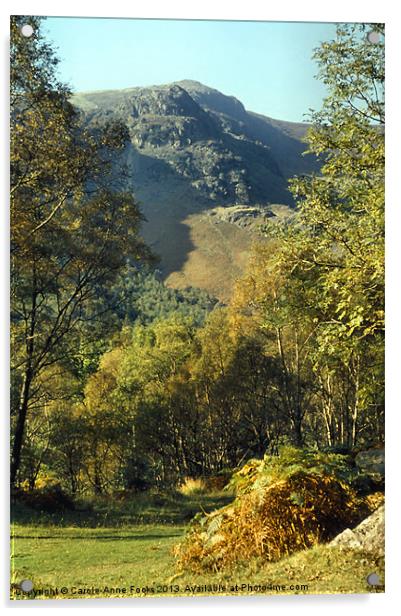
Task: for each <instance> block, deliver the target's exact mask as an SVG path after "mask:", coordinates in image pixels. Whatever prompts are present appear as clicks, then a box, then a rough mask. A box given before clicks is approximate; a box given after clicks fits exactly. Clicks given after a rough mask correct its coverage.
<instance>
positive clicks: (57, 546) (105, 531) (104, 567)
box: [12, 494, 384, 599]
mask: <svg viewBox="0 0 401 616" xmlns="http://www.w3.org/2000/svg"><path fill="white" fill-rule="evenodd" d="M229 498H230V497H227V496H225V495H221V494H220V495H219V494H216V495H203V496H198V497H197V498H185V497H183V496H181V497H176V496H174V497H173V498H171V497H165V498H163V497H161V496H158V497H152V498H149V497H145V496H141V497H138V499H136V500H135V502H129V503H127V502H118V501H117V502H116V501H114V502H112V503H109V504H107V501H102V500H97V501H96V503H95V506H94V507H93V509H92V510H91V511H86V512H85V511H83V510H82V511H80V512H69V513H68V514H65V515H64V516H63V517H60V516H56V515H55V514H53V515H52V516H50V515H47V516H43V515H42V514H40V516H38V513H36V514H35V513H34V512H32V511H29V510H27V509H22V508H21V507H20V508H18V507H16V508H14V512H13V513H14V522H13V525H12V582H13V584H14V586H13V590H12V596H13V597H15V598H18V599H24V598H33V596H32V595H24V594H21V593H20V594H17V586H18V585H19V583H20V582H21V581H22V580H24V579H29V580H32V581H33V582H34V588H35V589H44V590H45V591H46V592H47V593H49V589H50V588H52V589H55V588H57V589H58V594H57V595H56V596H55V598H82V597H83V596H84V597H86V598H92V597H94V596H95V597H96V596H97V597H104V596H120V597H127V596H156V595H174V594H176V595H192V594H195V595H199V594H210V592H208V590H210V589H207V588H205V586H207V585H212V584H215V585H220V589H219V590H217V594H231V595H232V594H261V593H263V594H279V593H280V594H281V593H290V594H294V593H296V594H302V593H312V594H317V593H331V592H341V593H352V592H353V593H366V592H381V591H382V590H383V588H382V587H378V588H373V589H372V588H370V587H369V586H368V584H367V582H366V578H367V576H368V575H369V573H372V572H375V573H378V575H379V576H380V577H381V579H382V580H383V579H384V566H383V562H382V559H377V558H375V557H374V556H372V555H369V554H365V553H361V552H351V551H344V550H340V549H338V548H336V549H334V548H329V547H328V546H317V547H315V548H313V549H311V550H307V551H304V552H300V553H297V554H294V555H292V556H291V557H289V558H285V559H282V560H280V561H279V562H277V563H263V562H261V561H260V560H259V561H258V560H253V561H252V562H248V563H245V564H243V565H242V566H237V567H236V568H235V569H233V570H230V571H224V572H215V573H212V572H211V573H202V574H191V573H189V572H185V573H183V572H178V571H177V569H176V564H175V559H174V554H173V548H174V546H175V545H177V543H178V542H179V541H180V539H181V538H182V537H183V535H184V533H185V530H186V527H187V518H188V516H189V515H190V514H192V513H193V510H194V509H196V511H199V510H200V509H201V508H202V509H203V510H205V511H210V510H212V509H214V508H216V507H220V506H221V505H222V504H225V503H227V501H228V500H229ZM156 503H159V505H157V504H156ZM84 513H85V516H86V517H85V516H84ZM74 516H75V517H74ZM130 516H133V517H130ZM135 516H136V517H135ZM29 518H30V520H29ZM133 519H134V520H135V522H133ZM144 520H147V522H146V521H144ZM243 584H245V588H242V585H243ZM248 584H251V586H252V587H253V588H251V589H249V588H248V587H247V585H248ZM235 585H238V588H235ZM259 585H260V586H261V589H259V588H258V586H259ZM272 585H273V586H272ZM282 585H285V588H284V589H283V588H282ZM291 585H294V588H290V586H291ZM297 585H298V587H297ZM302 585H303V586H302ZM63 587H65V588H67V589H68V590H67V592H66V594H62V592H61V588H63ZM233 587H234V589H233V590H232V588H233ZM255 587H256V588H255ZM263 587H264V588H263ZM277 587H280V588H277ZM79 588H84V589H88V588H89V589H92V588H95V589H99V593H91V594H84V595H82V594H81V593H79V591H78V589H79ZM105 588H108V589H109V590H108V591H106V592H105ZM116 588H119V589H122V588H125V589H126V592H125V593H123V592H117V591H114V592H113V590H110V589H116ZM212 592H213V590H212ZM37 598H39V599H41V598H54V596H51V595H50V594H39V595H38V596H37Z"/></svg>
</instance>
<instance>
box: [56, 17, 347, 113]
mask: <svg viewBox="0 0 401 616" xmlns="http://www.w3.org/2000/svg"><path fill="white" fill-rule="evenodd" d="M44 33H45V35H46V37H47V38H48V39H49V40H51V41H52V42H53V43H54V45H55V47H56V49H57V54H58V56H59V58H60V60H61V63H60V66H59V72H60V77H61V78H62V80H63V81H65V82H67V83H68V84H69V85H70V86H71V87H72V89H73V90H74V91H77V92H79V91H84V90H85V91H87V90H104V89H114V88H129V87H132V86H148V85H155V84H163V83H170V82H172V81H179V80H182V79H194V80H196V81H201V82H202V83H204V84H206V85H208V86H211V87H214V88H217V89H218V90H220V91H221V92H224V93H225V94H229V95H233V96H236V97H237V98H238V99H240V100H241V102H242V103H244V105H245V107H246V108H247V109H249V110H251V111H256V112H258V113H263V114H265V115H269V116H271V117H274V118H278V119H282V120H292V121H302V120H304V119H306V118H305V115H304V114H307V113H308V110H309V108H313V109H319V108H320V105H321V101H322V98H323V96H324V95H325V89H324V86H323V84H321V82H319V81H318V80H316V79H315V75H316V73H317V70H318V67H317V65H316V63H315V62H314V61H313V60H312V59H311V55H312V52H313V49H314V48H315V47H317V46H319V44H320V43H321V42H322V41H325V40H329V39H332V38H334V35H335V25H334V24H329V23H290V22H286V23H281V22H235V21H186V20H182V21H181V20H158V19H94V18H73V17H57V18H56V17H51V18H48V19H47V20H46V22H45V23H44Z"/></svg>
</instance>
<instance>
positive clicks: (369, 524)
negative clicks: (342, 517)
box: [330, 505, 385, 556]
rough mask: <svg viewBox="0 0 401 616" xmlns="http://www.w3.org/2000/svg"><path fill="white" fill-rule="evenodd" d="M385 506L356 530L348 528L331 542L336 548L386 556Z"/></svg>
mask: <svg viewBox="0 0 401 616" xmlns="http://www.w3.org/2000/svg"><path fill="white" fill-rule="evenodd" d="M384 518H385V508H384V505H382V506H381V507H379V508H378V509H376V511H374V512H373V513H372V514H371V515H370V516H369V517H367V518H365V520H363V521H362V522H361V523H360V524H358V526H356V527H355V528H354V529H352V530H351V529H350V528H346V529H345V530H344V531H343V532H342V533H340V534H339V535H337V537H335V539H333V540H332V541H331V542H330V545H332V546H335V547H343V548H350V549H356V550H364V551H365V552H372V553H374V554H376V555H377V556H383V555H384V539H385V532H384Z"/></svg>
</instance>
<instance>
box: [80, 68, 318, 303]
mask: <svg viewBox="0 0 401 616" xmlns="http://www.w3.org/2000/svg"><path fill="white" fill-rule="evenodd" d="M72 102H73V104H74V105H75V106H76V107H78V108H79V109H80V110H81V111H82V113H83V115H84V119H85V122H86V123H87V124H89V125H97V124H99V123H100V124H101V123H103V122H105V121H109V120H112V119H119V120H122V121H123V122H124V123H125V124H126V126H127V127H128V131H129V135H130V143H129V144H128V145H127V147H126V149H125V151H124V153H123V155H122V156H121V159H120V160H119V161H118V162H119V163H124V165H126V167H127V180H126V188H128V189H129V190H132V191H133V193H134V194H135V196H136V198H137V199H138V201H139V203H140V205H141V209H142V211H143V213H144V215H145V217H146V219H147V222H146V223H145V225H144V229H143V235H144V237H145V239H146V241H147V242H148V243H149V245H150V246H151V247H152V248H153V250H154V252H156V253H157V254H159V255H160V257H161V263H160V268H161V272H162V275H163V277H164V278H165V281H166V283H167V284H168V285H170V286H173V287H177V288H180V287H187V286H196V287H200V288H203V289H206V290H207V291H208V292H209V293H211V294H213V295H215V296H216V297H218V298H219V299H221V300H223V301H225V300H227V299H228V298H229V296H230V293H231V290H232V285H233V282H234V280H235V279H236V278H237V277H238V276H239V275H241V272H242V271H243V268H244V266H245V263H246V260H247V257H248V253H249V249H250V246H251V244H252V241H253V239H254V237H255V234H256V233H257V231H258V228H259V225H260V224H261V223H263V221H264V220H266V219H267V218H269V217H274V216H276V215H277V214H280V215H282V213H283V211H284V212H285V211H286V209H288V208H291V207H292V206H293V201H292V196H291V194H290V192H289V191H288V188H287V182H288V179H289V178H290V177H292V176H294V175H296V174H308V173H311V172H313V171H316V170H317V169H318V166H317V162H316V159H315V158H314V157H312V156H311V155H306V156H303V152H304V150H305V149H306V146H305V143H304V142H303V141H302V139H303V137H304V135H305V132H306V130H307V125H305V124H297V123H291V122H283V121H280V120H274V119H272V118H269V117H266V116H263V115H260V114H256V113H252V112H250V111H247V110H246V109H245V107H244V106H243V104H242V103H241V102H240V101H239V100H237V99H236V98H235V97H233V96H227V95H225V94H222V93H221V92H219V91H218V90H215V89H214V88H210V87H208V86H205V85H203V84H201V83H199V82H197V81H190V80H185V81H180V82H175V83H172V84H167V85H160V86H152V87H146V88H129V89H125V90H109V91H100V92H83V93H79V94H75V95H74V96H73V97H72ZM277 204H280V205H281V207H278V206H277ZM284 206H286V207H284Z"/></svg>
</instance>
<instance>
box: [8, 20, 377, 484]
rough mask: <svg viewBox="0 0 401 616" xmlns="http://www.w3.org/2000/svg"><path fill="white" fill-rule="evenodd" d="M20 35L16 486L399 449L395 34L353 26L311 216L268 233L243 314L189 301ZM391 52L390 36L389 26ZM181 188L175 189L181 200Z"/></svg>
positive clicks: (296, 183) (14, 181)
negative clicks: (391, 389) (394, 403)
mask: <svg viewBox="0 0 401 616" xmlns="http://www.w3.org/2000/svg"><path fill="white" fill-rule="evenodd" d="M23 23H26V18H23V17H14V18H13V19H12V38H11V129H12V133H11V268H12V276H11V303H12V315H11V316H12V332H11V336H12V338H11V343H12V367H11V436H12V443H11V453H12V458H11V481H12V484H13V485H14V486H19V487H21V488H24V489H26V490H31V489H34V488H40V487H43V486H46V485H49V484H57V483H58V484H60V485H61V487H62V488H63V490H65V491H66V492H69V493H71V494H73V495H76V494H80V493H90V492H94V493H97V494H99V493H111V492H113V491H116V490H122V489H131V490H144V489H149V488H152V487H158V488H165V487H171V486H176V485H177V484H179V483H180V481H182V480H183V478H185V477H200V476H212V475H213V476H214V475H217V474H219V473H225V472H227V470H229V469H234V468H236V467H238V466H239V465H240V464H241V463H243V462H244V461H246V460H248V459H251V458H261V457H263V455H264V454H265V453H266V452H269V453H275V452H276V451H277V450H278V447H279V446H280V445H282V444H287V443H288V444H293V445H296V446H308V447H314V448H317V449H323V450H327V449H330V450H343V449H344V450H351V449H358V448H366V447H369V446H373V445H376V444H379V443H381V442H382V441H383V438H384V435H383V413H384V98H383V97H384V42H383V41H381V42H380V43H378V44H371V43H370V42H369V41H368V40H367V38H366V33H367V31H368V30H369V26H368V25H341V26H339V27H338V32H337V38H336V40H334V41H330V42H326V43H323V44H322V45H321V47H319V48H318V49H317V50H316V51H315V58H316V60H317V62H318V65H319V67H320V78H321V79H322V81H323V82H324V83H325V84H326V85H327V87H328V89H329V92H330V95H329V96H328V98H327V99H326V100H325V102H324V105H323V107H322V109H321V110H320V111H318V112H316V113H313V115H312V118H311V120H312V127H311V129H310V130H309V133H308V145H306V146H305V147H308V148H309V150H310V152H312V153H314V154H316V155H317V156H318V157H319V158H320V160H321V164H322V167H321V172H320V173H319V174H315V175H310V176H309V175H308V176H303V177H295V178H294V179H293V180H292V181H291V182H290V189H291V191H292V194H293V195H294V199H295V201H296V204H297V205H296V211H295V215H294V216H293V217H290V218H288V219H285V220H284V221H283V222H282V223H281V224H278V223H274V224H273V223H271V224H267V225H265V226H264V227H263V228H262V229H261V234H260V239H258V240H255V245H254V249H253V253H252V256H251V259H250V261H249V264H248V268H247V271H246V272H245V274H244V276H243V277H242V278H241V279H239V280H238V281H237V284H236V287H235V291H234V294H233V297H232V300H231V302H230V303H229V304H228V305H221V304H220V303H219V302H218V301H217V300H216V299H215V298H212V297H210V296H209V295H208V294H207V293H206V292H205V291H202V290H199V289H193V288H189V289H184V290H174V289H169V288H167V287H165V286H164V285H163V282H162V280H161V278H160V276H159V275H158V274H157V255H153V254H151V251H150V250H149V249H148V248H147V246H146V245H145V244H144V242H143V241H142V240H141V237H140V228H141V224H142V222H143V219H142V215H141V212H140V209H139V206H138V204H137V202H136V199H135V197H134V196H133V195H132V194H129V193H127V192H123V191H121V185H122V183H121V181H120V178H121V175H120V174H123V173H124V170H123V169H121V170H120V169H118V168H117V166H116V165H115V164H114V162H113V161H114V160H115V153H116V152H118V151H119V150H121V149H122V148H124V143H125V141H126V139H127V134H126V127H124V125H122V124H121V123H110V124H105V125H104V126H102V127H97V128H96V130H94V129H93V128H92V129H91V128H90V127H85V126H84V125H83V123H82V118H81V115H80V113H79V112H77V111H76V110H75V109H74V108H73V107H72V106H71V104H70V103H69V97H70V92H69V90H68V88H66V87H65V86H64V85H63V84H61V83H59V82H58V80H57V77H56V67H57V58H56V56H55V55H54V52H53V50H52V48H51V46H49V45H48V43H47V42H46V40H45V39H44V38H43V37H42V36H41V34H40V27H41V24H40V19H37V18H29V23H32V25H33V26H34V28H35V35H34V36H33V37H31V38H30V39H27V38H24V37H23V36H22V35H21V33H20V27H21V25H22V24H23ZM374 29H375V30H378V31H380V33H381V34H382V35H383V40H384V29H383V27H382V26H380V25H377V24H375V25H374ZM162 189H163V187H162V186H161V187H160V190H162Z"/></svg>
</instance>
